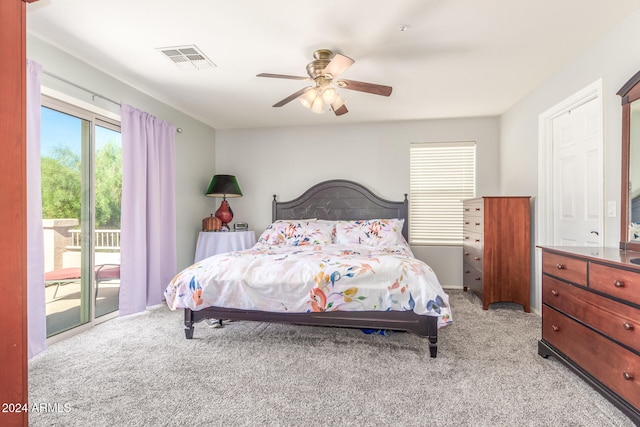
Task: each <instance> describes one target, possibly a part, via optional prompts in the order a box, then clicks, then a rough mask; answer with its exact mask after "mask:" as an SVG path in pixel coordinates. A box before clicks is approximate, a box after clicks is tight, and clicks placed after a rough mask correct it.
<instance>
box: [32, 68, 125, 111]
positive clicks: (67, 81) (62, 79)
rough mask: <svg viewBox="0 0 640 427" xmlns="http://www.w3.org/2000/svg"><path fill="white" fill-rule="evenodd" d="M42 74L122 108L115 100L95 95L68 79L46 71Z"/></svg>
mask: <svg viewBox="0 0 640 427" xmlns="http://www.w3.org/2000/svg"><path fill="white" fill-rule="evenodd" d="M42 73H43V74H46V75H47V76H49V77H53V78H54V79H57V80H60V81H61V82H64V83H66V84H68V85H70V86H73V87H75V88H78V89H80V90H83V91H85V92H87V93H89V94H91V95H92V96H97V97H98V98H102V99H104V100H105V101H109V102H111V103H113V104H115V105H117V106H120V103H119V102H117V101H114V100H113V99H111V98H107V97H106V96H104V95H100V94H99V93H95V92H94V91H92V90H89V89H87V88H86V87H82V86H80V85H78V84H76V83H74V82H72V81H69V80H67V79H64V78H62V77H60V76H56V75H55V74H51V73H50V72H48V71H45V70H42Z"/></svg>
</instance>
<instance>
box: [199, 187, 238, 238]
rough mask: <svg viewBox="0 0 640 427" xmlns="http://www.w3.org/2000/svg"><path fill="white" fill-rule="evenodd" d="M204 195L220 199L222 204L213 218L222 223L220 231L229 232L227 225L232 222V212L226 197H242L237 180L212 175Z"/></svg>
mask: <svg viewBox="0 0 640 427" xmlns="http://www.w3.org/2000/svg"><path fill="white" fill-rule="evenodd" d="M205 194H206V195H207V196H209V197H222V203H221V204H220V207H219V208H218V210H217V211H216V213H215V216H216V218H218V219H219V220H220V222H222V229H223V230H226V231H229V226H228V225H227V224H229V223H230V222H231V220H233V211H232V210H231V207H230V206H229V202H227V197H242V191H240V186H239V185H238V180H237V179H236V177H235V176H233V175H214V176H213V178H211V183H210V184H209V188H207V192H206V193H205Z"/></svg>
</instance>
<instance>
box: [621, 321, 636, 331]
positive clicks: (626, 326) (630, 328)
mask: <svg viewBox="0 0 640 427" xmlns="http://www.w3.org/2000/svg"><path fill="white" fill-rule="evenodd" d="M622 327H623V328H624V329H625V330H626V331H633V329H634V326H633V323H629V322H624V323H623V324H622Z"/></svg>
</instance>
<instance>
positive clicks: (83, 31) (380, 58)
mask: <svg viewBox="0 0 640 427" xmlns="http://www.w3.org/2000/svg"><path fill="white" fill-rule="evenodd" d="M27 7H28V9H27V30H28V31H29V32H30V33H32V34H34V35H36V36H37V37H40V38H42V39H44V40H46V41H48V42H49V43H51V44H53V45H54V46H57V47H59V48H61V49H63V50H65V51H67V52H69V53H71V54H72V55H74V56H76V57H78V58H80V59H82V60H84V61H85V62H87V63H89V64H91V65H93V66H96V67H97V68H99V69H100V70H103V71H105V72H106V73H108V74H110V75H112V76H114V77H116V78H118V79H119V80H122V81H124V82H126V83H128V84H129V85H131V86H133V87H135V88H137V89H139V90H141V91H142V92H145V93H147V94H149V95H151V96H153V97H155V98H157V99H159V100H161V101H163V102H165V103H167V104H169V105H171V106H173V107H174V108H176V109H178V110H181V111H183V112H184V113H186V114H188V115H190V116H192V117H194V118H196V119H199V120H201V121H203V122H205V123H207V124H209V125H210V126H212V127H214V128H217V129H229V128H244V127H263V126H296V125H322V124H337V123H356V122H367V121H388V120H411V119H429V118H447V117H470V116H488V115H489V116H491V115H499V114H501V113H503V112H504V111H505V110H507V109H508V108H509V107H510V106H512V105H513V104H514V103H515V102H517V101H518V100H519V99H520V98H522V97H523V96H525V95H526V94H527V93H529V92H530V91H532V90H533V89H534V88H535V87H536V86H537V85H539V84H540V83H541V82H542V81H544V79H545V78H547V77H549V76H550V75H551V74H553V73H554V72H555V71H557V70H558V69H560V68H561V67H562V66H563V65H564V64H566V63H567V62H569V61H570V60H571V59H573V58H574V57H576V56H577V55H579V54H580V53H581V52H582V51H584V50H585V49H586V48H587V47H589V46H590V45H591V44H593V42H595V41H596V40H597V39H598V38H599V37H601V36H602V35H604V33H605V32H606V31H607V30H609V29H610V28H611V27H613V26H614V25H615V24H616V23H618V22H619V21H620V20H622V19H623V18H624V17H625V16H626V15H627V14H628V13H629V12H631V11H633V10H636V9H638V8H640V2H639V1H638V0H615V1H611V0H482V1H478V0H323V1H321V2H319V1H309V0H295V1H294V0H289V1H287V0H271V1H262V0H235V1H229V0H109V1H105V0H39V1H38V2H35V3H31V4H29V5H28V6H27ZM403 25H404V26H407V27H408V28H407V29H406V31H400V27H401V26H403ZM192 44H195V45H196V46H198V47H199V48H200V49H201V50H202V51H203V52H204V53H205V54H206V55H207V56H208V57H209V58H210V59H211V60H212V61H213V62H214V63H215V64H216V65H217V67H215V68H209V69H204V70H195V69H193V70H180V69H178V68H177V67H176V65H174V64H173V63H172V62H171V61H170V60H168V59H167V58H166V57H164V56H163V55H162V54H161V53H159V52H158V51H157V48H161V47H169V46H182V45H192ZM320 48H328V49H331V50H333V51H334V52H338V53H342V54H344V55H346V56H349V57H351V58H353V59H354V60H355V63H354V64H353V65H352V66H351V67H350V68H349V69H348V70H347V71H345V72H344V73H343V74H342V75H341V77H342V78H345V79H351V80H359V81H365V82H372V83H379V84H384V85H389V86H393V93H392V94H391V96H390V97H389V98H386V97H382V96H377V95H371V94H366V93H361V92H355V91H348V90H344V89H342V90H340V93H341V95H342V96H343V97H344V98H345V99H346V105H347V107H348V109H349V113H348V114H345V115H343V116H340V117H336V116H335V115H334V114H333V113H331V112H327V113H325V114H321V115H319V114H314V113H312V112H311V111H309V110H307V109H305V108H304V107H302V105H301V104H300V103H299V102H297V101H293V102H290V103H289V104H287V105H285V106H284V107H281V108H272V107H271V105H273V104H274V103H276V102H277V101H280V100H281V99H283V98H285V97H286V96H288V95H290V94H292V93H294V92H296V91H297V90H298V89H301V88H302V87H304V86H307V85H308V82H304V81H297V80H282V79H269V78H258V77H256V74H258V73H262V72H267V73H276V74H289V75H298V76H306V75H307V74H306V71H305V67H306V64H307V63H308V62H310V61H311V60H312V59H313V58H312V54H313V51H314V50H316V49H320ZM123 101H126V100H123Z"/></svg>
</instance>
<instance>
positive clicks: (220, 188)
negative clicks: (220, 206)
mask: <svg viewBox="0 0 640 427" xmlns="http://www.w3.org/2000/svg"><path fill="white" fill-rule="evenodd" d="M205 194H206V195H207V196H210V197H223V198H225V199H226V198H227V197H241V196H242V191H240V186H239V185H238V180H237V179H236V177H235V176H233V175H214V176H213V178H211V183H210V184H209V188H207V192H206V193H205Z"/></svg>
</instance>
